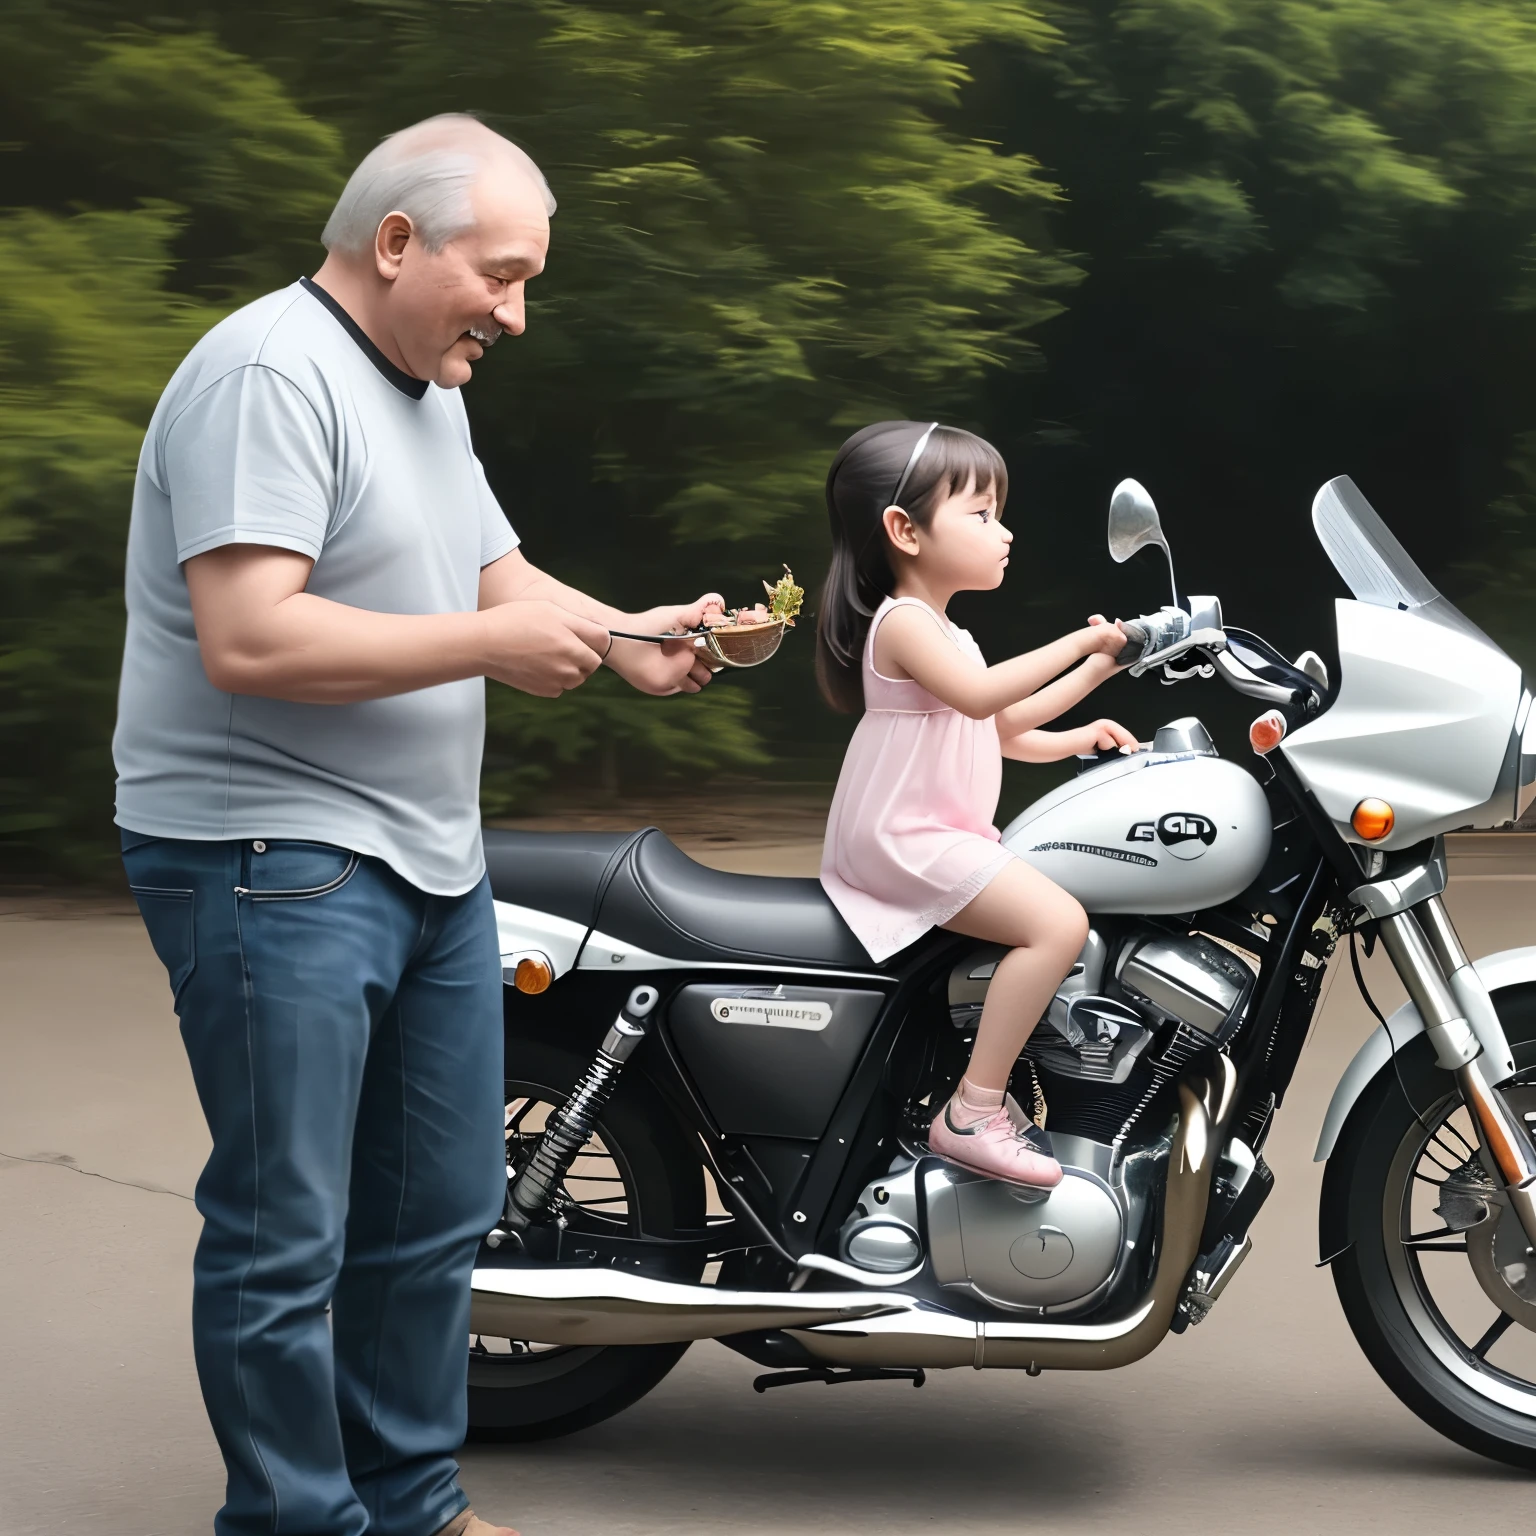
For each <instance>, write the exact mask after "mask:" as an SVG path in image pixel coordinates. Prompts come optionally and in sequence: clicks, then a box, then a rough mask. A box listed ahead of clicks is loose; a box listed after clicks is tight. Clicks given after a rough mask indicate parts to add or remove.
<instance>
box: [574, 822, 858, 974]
mask: <svg viewBox="0 0 1536 1536" xmlns="http://www.w3.org/2000/svg"><path fill="white" fill-rule="evenodd" d="M596 926H597V928H598V929H599V930H600V931H601V932H602V933H604V934H605V935H607V936H608V937H609V938H614V939H622V940H623V941H624V942H625V943H627V944H633V945H634V946H635V947H636V948H638V949H646V950H649V951H650V952H651V953H652V954H655V955H665V956H667V957H669V958H671V959H676V960H732V961H748V962H750V961H754V960H757V961H767V962H778V963H787V964H790V965H830V966H835V967H837V968H839V969H852V970H868V969H869V968H870V967H872V966H873V964H874V962H873V961H872V960H871V959H870V958H869V955H868V953H867V952H866V951H865V949H864V946H863V945H862V944H861V943H860V942H859V941H858V939H856V938H855V937H854V935H853V932H852V930H851V929H850V928H849V927H848V925H847V923H845V922H844V921H843V918H842V914H841V913H840V912H839V911H838V910H837V908H836V907H834V906H833V905H832V903H831V902H830V901H829V900H828V899H827V894H826V892H825V891H824V890H822V888H821V882H820V881H819V880H806V879H796V878H793V877H791V876H784V875H736V874H729V873H727V872H726V871H724V870H719V869H711V868H709V867H708V866H707V865H705V864H699V863H696V862H695V861H694V860H693V859H690V858H689V857H688V855H687V854H686V853H684V852H683V851H682V849H681V848H679V847H678V846H677V844H676V843H674V842H673V841H672V840H671V838H669V837H667V836H666V834H665V833H663V832H660V831H658V830H657V829H656V828H655V827H649V828H647V829H646V830H645V831H644V832H642V833H640V834H639V836H637V837H636V838H635V840H634V841H633V842H632V843H631V845H630V846H629V848H628V849H626V850H625V852H624V855H623V857H622V858H621V859H620V861H619V867H618V869H617V870H616V871H615V872H614V874H613V877H612V879H611V880H610V881H609V883H608V888H607V890H606V891H605V892H604V893H603V895H602V904H601V906H600V907H599V909H598V915H597V923H596Z"/></svg>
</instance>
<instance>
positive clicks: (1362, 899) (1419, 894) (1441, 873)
mask: <svg viewBox="0 0 1536 1536" xmlns="http://www.w3.org/2000/svg"><path fill="white" fill-rule="evenodd" d="M1445 883H1446V867H1445V839H1444V838H1443V837H1437V838H1436V839H1435V851H1434V852H1433V853H1432V854H1431V855H1430V856H1429V857H1428V858H1427V859H1426V860H1425V861H1424V862H1423V863H1422V864H1416V865H1414V867H1413V868H1412V869H1410V870H1406V871H1405V872H1404V873H1403V874H1400V875H1394V876H1393V877H1392V878H1391V879H1390V880H1372V881H1369V882H1368V883H1366V884H1365V885H1357V886H1356V887H1355V888H1354V890H1352V891H1351V892H1350V893H1349V899H1350V900H1351V901H1352V902H1354V904H1355V905H1356V906H1357V907H1364V908H1365V910H1366V911H1367V912H1368V913H1369V914H1370V915H1371V916H1372V917H1375V918H1383V917H1394V916H1396V914H1397V913H1399V912H1406V911H1407V910H1408V909H1409V907H1416V906H1418V905H1419V903H1420V902H1421V901H1428V900H1429V899H1430V897H1432V896H1441V895H1443V894H1444V893H1445Z"/></svg>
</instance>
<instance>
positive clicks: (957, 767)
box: [821, 597, 1013, 960]
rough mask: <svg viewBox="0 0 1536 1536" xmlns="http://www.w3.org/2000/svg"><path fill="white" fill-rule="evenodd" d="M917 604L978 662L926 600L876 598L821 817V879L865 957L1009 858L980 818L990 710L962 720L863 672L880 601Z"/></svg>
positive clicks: (901, 683)
mask: <svg viewBox="0 0 1536 1536" xmlns="http://www.w3.org/2000/svg"><path fill="white" fill-rule="evenodd" d="M901 606H912V607H916V608H921V609H922V610H923V612H924V613H926V614H928V615H929V617H930V618H932V619H933V621H934V623H936V624H938V625H939V626H940V628H942V629H943V631H944V633H945V634H946V635H948V636H949V638H950V639H951V640H953V641H954V643H955V644H956V645H957V646H959V648H960V649H961V651H963V652H964V653H965V655H967V656H969V657H971V658H973V659H974V660H975V662H976V665H977V666H978V667H982V666H985V665H986V663H985V661H984V660H983V659H982V655H981V651H980V649H979V647H978V646H977V644H976V642H975V641H974V640H973V639H971V637H970V635H969V634H968V633H967V632H966V631H965V630H963V629H958V628H957V627H956V626H955V625H953V624H951V623H950V622H949V620H948V619H946V618H944V617H943V616H942V615H941V614H938V613H935V612H934V610H933V609H932V608H930V607H929V606H928V604H927V603H924V602H922V601H920V600H919V599H918V598H915V597H894V598H892V597H888V598H886V600H885V601H884V602H883V603H882V604H881V605H880V607H879V608H878V609H877V610H876V611H875V616H874V618H873V620H871V622H870V626H869V638H868V639H867V640H866V641H865V643H864V661H863V672H864V718H863V719H862V720H860V721H859V723H858V726H857V727H856V728H855V730H854V733H853V740H852V741H850V742H849V743H848V754H847V756H846V757H844V759H843V771H842V773H841V774H840V775H839V776H838V780H837V793H836V794H835V795H834V796H833V798H832V810H831V813H830V814H829V815H828V817H827V841H826V845H825V846H824V848H823V849H822V855H821V883H822V885H823V887H824V888H825V889H826V892H827V895H828V896H830V897H831V898H832V902H833V904H834V905H835V906H836V907H837V910H838V911H839V912H841V913H842V914H843V918H844V920H845V921H846V922H847V924H848V926H849V927H850V928H851V929H853V931H854V933H855V934H857V935H858V938H859V940H860V942H861V943H862V944H863V945H864V947H865V949H867V950H868V951H869V953H870V956H871V958H872V959H875V960H884V959H885V958H886V957H887V956H889V955H894V954H895V953H896V951H897V950H899V949H905V948H906V946H907V945H908V944H911V943H912V942H914V940H916V939H920V938H921V937H922V936H923V934H925V933H926V932H927V931H928V930H929V929H930V928H934V927H937V926H938V925H939V924H940V923H946V922H948V921H949V919H950V918H952V917H953V916H954V915H955V913H957V912H958V911H959V910H960V909H961V908H962V907H964V906H965V905H966V904H967V903H968V902H970V900H971V899H972V898H973V897H974V896H975V895H976V893H977V892H978V891H980V890H981V889H982V888H983V887H984V886H985V885H986V884H987V883H988V882H989V881H990V880H991V879H992V878H993V876H994V875H996V874H997V872H998V871H999V870H1000V869H1002V868H1003V867H1004V865H1006V864H1007V863H1009V861H1010V860H1011V859H1012V858H1013V855H1012V854H1011V853H1009V852H1008V851H1007V849H1005V848H1003V847H1002V846H1001V844H1000V843H999V840H998V839H999V834H998V830H997V828H996V827H995V826H993V825H992V818H993V817H994V816H996V814H997V797H998V794H999V792H1000V790H1001V789H1002V782H1003V753H1002V748H1001V746H1000V745H999V743H998V739H997V722H996V721H995V720H994V719H990V718H989V719H986V720H971V719H968V718H967V717H966V716H965V715H962V714H961V713H960V712H959V710H955V709H951V708H950V707H949V706H948V705H947V704H944V703H942V702H941V701H940V700H938V699H936V698H934V696H933V695H932V694H931V693H929V692H928V690H927V689H926V688H924V687H923V686H922V685H921V684H920V683H916V682H913V681H911V680H910V679H905V680H899V679H897V678H892V677H883V676H881V674H880V673H878V672H877V671H875V635H876V633H877V632H878V630H879V628H880V624H881V621H882V620H883V619H884V618H885V616H886V614H888V613H889V612H890V611H891V609H893V608H896V607H901Z"/></svg>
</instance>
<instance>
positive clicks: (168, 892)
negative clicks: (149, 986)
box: [128, 885, 197, 1007]
mask: <svg viewBox="0 0 1536 1536" xmlns="http://www.w3.org/2000/svg"><path fill="white" fill-rule="evenodd" d="M128 889H129V891H131V892H132V894H133V899H134V901H136V902H137V903H138V907H139V915H140V916H141V917H142V918H143V919H144V926H145V927H146V928H147V929H148V930H149V942H150V943H151V944H152V945H153V946H154V950H155V954H156V955H158V956H159V957H160V963H161V965H163V966H164V967H165V974H166V975H167V976H168V977H169V978H170V983H171V1001H172V1004H173V1005H175V1006H177V1007H179V1006H180V1004H181V994H182V991H183V990H184V989H185V987H186V985H187V983H188V982H189V981H190V980H191V979H192V972H193V970H194V969H195V968H196V966H197V931H196V922H195V919H194V916H193V911H194V903H193V893H192V892H191V891H184V890H176V889H168V888H165V887H162V886H154V885H130V886H129V887H128Z"/></svg>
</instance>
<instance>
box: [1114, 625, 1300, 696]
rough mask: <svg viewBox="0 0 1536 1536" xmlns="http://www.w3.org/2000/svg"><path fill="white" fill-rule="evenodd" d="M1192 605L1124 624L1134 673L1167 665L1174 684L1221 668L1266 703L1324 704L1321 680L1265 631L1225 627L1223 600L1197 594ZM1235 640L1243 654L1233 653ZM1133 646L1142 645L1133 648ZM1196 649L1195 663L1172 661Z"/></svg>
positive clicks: (1125, 655) (1125, 659)
mask: <svg viewBox="0 0 1536 1536" xmlns="http://www.w3.org/2000/svg"><path fill="white" fill-rule="evenodd" d="M1190 609H1191V611H1190V612H1188V613H1186V612H1185V611H1184V610H1183V609H1182V608H1160V609H1158V611H1157V612H1156V613H1152V614H1143V615H1141V616H1140V617H1139V618H1135V619H1129V620H1126V621H1125V622H1124V623H1123V624H1122V625H1121V628H1122V629H1123V630H1124V631H1125V634H1126V643H1125V646H1124V648H1123V649H1122V650H1121V652H1120V657H1119V660H1120V662H1121V665H1122V666H1126V665H1128V666H1129V668H1130V673H1131V676H1132V677H1140V676H1141V675H1142V674H1143V673H1145V672H1149V671H1151V670H1152V669H1153V668H1154V667H1161V668H1162V669H1163V680H1164V681H1165V682H1169V683H1173V682H1182V681H1184V680H1185V679H1186V678H1188V677H1191V676H1196V675H1203V676H1205V677H1210V676H1212V675H1213V673H1214V672H1220V673H1221V676H1222V678H1223V680H1224V681H1225V682H1226V683H1227V684H1228V685H1229V686H1230V687H1232V688H1234V689H1236V690H1237V692H1239V693H1242V694H1246V695H1247V696H1248V697H1250V698H1255V699H1261V700H1263V701H1264V702H1265V703H1266V704H1273V705H1278V706H1280V707H1282V708H1284V709H1287V710H1295V711H1299V712H1300V713H1310V712H1311V711H1312V710H1313V709H1316V708H1317V707H1319V706H1320V705H1321V704H1322V702H1323V698H1324V690H1323V689H1322V688H1321V687H1320V686H1319V684H1318V683H1317V681H1316V679H1314V678H1312V677H1311V676H1309V675H1308V674H1307V673H1305V672H1303V671H1301V669H1300V668H1298V667H1296V666H1295V665H1294V664H1292V663H1291V662H1288V661H1287V660H1286V659H1285V658H1284V657H1283V656H1282V655H1281V654H1280V653H1279V652H1278V651H1277V650H1275V648H1274V647H1273V646H1272V645H1270V644H1269V643H1268V642H1267V641H1265V640H1263V639H1262V638H1261V637H1260V636H1258V635H1254V634H1250V633H1249V632H1248V631H1247V630H1243V629H1235V628H1233V629H1228V628H1226V627H1224V626H1223V624H1222V617H1221V604H1220V602H1218V601H1217V599H1215V598H1214V597H1207V598H1192V599H1191V600H1190ZM1233 642H1236V645H1237V648H1238V650H1239V651H1241V652H1243V653H1244V654H1243V655H1235V654H1234V653H1233ZM1133 646H1134V647H1136V649H1134V650H1132V647H1133ZM1191 654H1194V655H1196V656H1197V665H1196V666H1195V667H1194V668H1191V669H1186V670H1185V671H1182V672H1176V671H1174V670H1172V668H1171V666H1170V663H1172V662H1174V661H1177V660H1178V659H1179V658H1180V657H1183V656H1186V655H1191Z"/></svg>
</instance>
